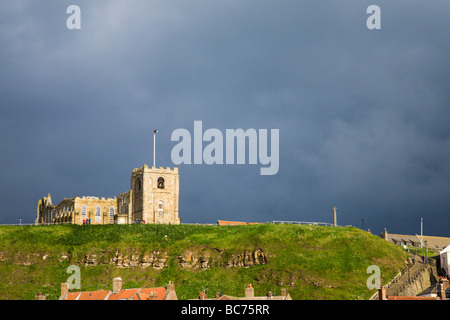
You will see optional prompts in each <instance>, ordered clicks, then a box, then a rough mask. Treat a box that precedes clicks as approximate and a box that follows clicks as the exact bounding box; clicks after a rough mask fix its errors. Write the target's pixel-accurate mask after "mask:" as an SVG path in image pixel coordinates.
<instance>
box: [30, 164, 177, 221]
mask: <svg viewBox="0 0 450 320" xmlns="http://www.w3.org/2000/svg"><path fill="white" fill-rule="evenodd" d="M179 184H180V179H179V175H178V168H176V167H175V168H174V169H170V168H169V167H167V168H166V169H164V168H162V167H159V168H156V167H151V168H149V167H148V166H147V165H146V164H144V166H142V167H141V168H136V169H133V171H132V172H131V186H130V190H128V191H126V192H124V193H121V194H119V195H118V196H117V197H114V198H104V197H89V196H83V197H80V196H76V197H74V198H64V200H62V201H61V202H60V203H58V204H57V205H54V204H53V203H52V198H51V196H50V194H48V196H47V197H43V198H42V199H40V200H39V201H38V205H37V218H36V224H52V223H73V224H87V223H90V224H129V223H135V222H140V223H151V224H157V223H161V224H180V218H179V217H178V195H179Z"/></svg>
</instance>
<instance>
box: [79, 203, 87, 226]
mask: <svg viewBox="0 0 450 320" xmlns="http://www.w3.org/2000/svg"><path fill="white" fill-rule="evenodd" d="M80 219H81V222H82V223H83V221H86V206H85V205H84V204H83V206H82V207H81V212H80Z"/></svg>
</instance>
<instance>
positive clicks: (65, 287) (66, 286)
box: [61, 282, 69, 297]
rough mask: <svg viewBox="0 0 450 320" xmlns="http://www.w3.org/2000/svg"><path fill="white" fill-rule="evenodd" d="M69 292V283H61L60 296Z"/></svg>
mask: <svg viewBox="0 0 450 320" xmlns="http://www.w3.org/2000/svg"><path fill="white" fill-rule="evenodd" d="M68 293H69V284H68V283H67V282H64V283H61V297H64V296H65V295H66V294H68Z"/></svg>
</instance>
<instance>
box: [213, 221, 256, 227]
mask: <svg viewBox="0 0 450 320" xmlns="http://www.w3.org/2000/svg"><path fill="white" fill-rule="evenodd" d="M217 223H218V224H219V226H237V225H246V224H259V222H242V221H225V220H217Z"/></svg>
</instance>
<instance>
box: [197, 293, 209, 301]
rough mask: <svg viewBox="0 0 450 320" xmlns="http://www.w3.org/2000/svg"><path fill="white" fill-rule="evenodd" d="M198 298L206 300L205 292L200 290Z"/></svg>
mask: <svg viewBox="0 0 450 320" xmlns="http://www.w3.org/2000/svg"><path fill="white" fill-rule="evenodd" d="M198 298H199V300H206V298H207V297H206V294H205V293H204V292H203V291H202V292H200V296H199V297H198Z"/></svg>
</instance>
